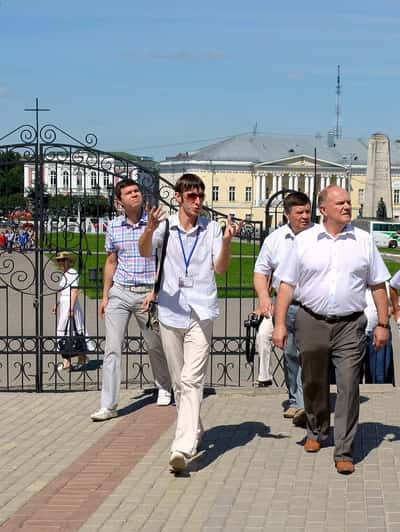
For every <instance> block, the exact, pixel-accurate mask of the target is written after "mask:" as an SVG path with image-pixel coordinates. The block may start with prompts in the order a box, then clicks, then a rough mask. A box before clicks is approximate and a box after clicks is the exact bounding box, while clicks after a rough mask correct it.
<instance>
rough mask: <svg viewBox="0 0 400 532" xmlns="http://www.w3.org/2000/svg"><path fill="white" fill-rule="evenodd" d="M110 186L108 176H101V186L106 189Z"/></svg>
mask: <svg viewBox="0 0 400 532" xmlns="http://www.w3.org/2000/svg"><path fill="white" fill-rule="evenodd" d="M109 184H110V174H104V176H103V186H104V187H108V185H109Z"/></svg>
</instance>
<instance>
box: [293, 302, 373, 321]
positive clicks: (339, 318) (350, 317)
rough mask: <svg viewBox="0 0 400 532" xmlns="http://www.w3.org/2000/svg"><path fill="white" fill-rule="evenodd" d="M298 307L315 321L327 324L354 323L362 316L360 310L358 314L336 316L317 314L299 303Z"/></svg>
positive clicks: (362, 312)
mask: <svg viewBox="0 0 400 532" xmlns="http://www.w3.org/2000/svg"><path fill="white" fill-rule="evenodd" d="M300 307H301V308H302V309H303V310H305V311H306V312H307V314H310V316H312V317H313V318H315V319H316V320H323V321H326V322H327V323H339V322H341V321H355V320H356V319H357V318H359V317H360V316H362V315H363V314H364V311H362V310H360V311H359V312H353V313H352V314H347V316H337V315H336V314H328V315H326V316H325V315H324V314H317V313H316V312H314V311H313V310H311V309H310V308H308V307H306V306H305V305H302V304H301V303H300Z"/></svg>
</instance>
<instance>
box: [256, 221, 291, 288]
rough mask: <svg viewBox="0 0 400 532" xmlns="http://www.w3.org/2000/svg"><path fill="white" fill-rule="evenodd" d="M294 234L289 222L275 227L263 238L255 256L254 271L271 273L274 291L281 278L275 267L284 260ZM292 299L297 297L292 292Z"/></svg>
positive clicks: (265, 273)
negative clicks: (259, 249) (258, 251)
mask: <svg viewBox="0 0 400 532" xmlns="http://www.w3.org/2000/svg"><path fill="white" fill-rule="evenodd" d="M295 236H296V235H295V234H294V232H293V230H292V228H291V227H290V225H289V224H285V225H282V226H281V227H278V229H275V231H273V232H272V233H271V234H270V235H268V236H267V238H266V239H265V240H264V242H263V245H262V247H261V251H260V253H259V255H258V257H257V260H256V264H255V266H254V272H255V273H262V274H264V275H271V274H272V286H273V287H274V288H275V290H276V291H278V290H279V285H280V283H281V280H280V278H279V276H278V275H277V271H276V270H277V268H278V266H279V265H280V264H281V262H283V261H284V259H285V257H286V255H287V254H288V253H289V251H290V249H291V247H292V245H293V242H294V239H295ZM294 299H297V294H296V293H295V294H294Z"/></svg>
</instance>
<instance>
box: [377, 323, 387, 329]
mask: <svg viewBox="0 0 400 532" xmlns="http://www.w3.org/2000/svg"><path fill="white" fill-rule="evenodd" d="M376 326H377V327H382V328H383V329H390V325H389V324H388V323H380V322H378V323H377V325H376Z"/></svg>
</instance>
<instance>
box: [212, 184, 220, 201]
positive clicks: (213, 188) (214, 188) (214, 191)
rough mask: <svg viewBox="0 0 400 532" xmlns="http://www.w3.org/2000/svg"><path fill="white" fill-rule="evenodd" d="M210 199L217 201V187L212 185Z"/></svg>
mask: <svg viewBox="0 0 400 532" xmlns="http://www.w3.org/2000/svg"><path fill="white" fill-rule="evenodd" d="M212 200H213V201H219V187H216V186H213V187H212Z"/></svg>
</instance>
